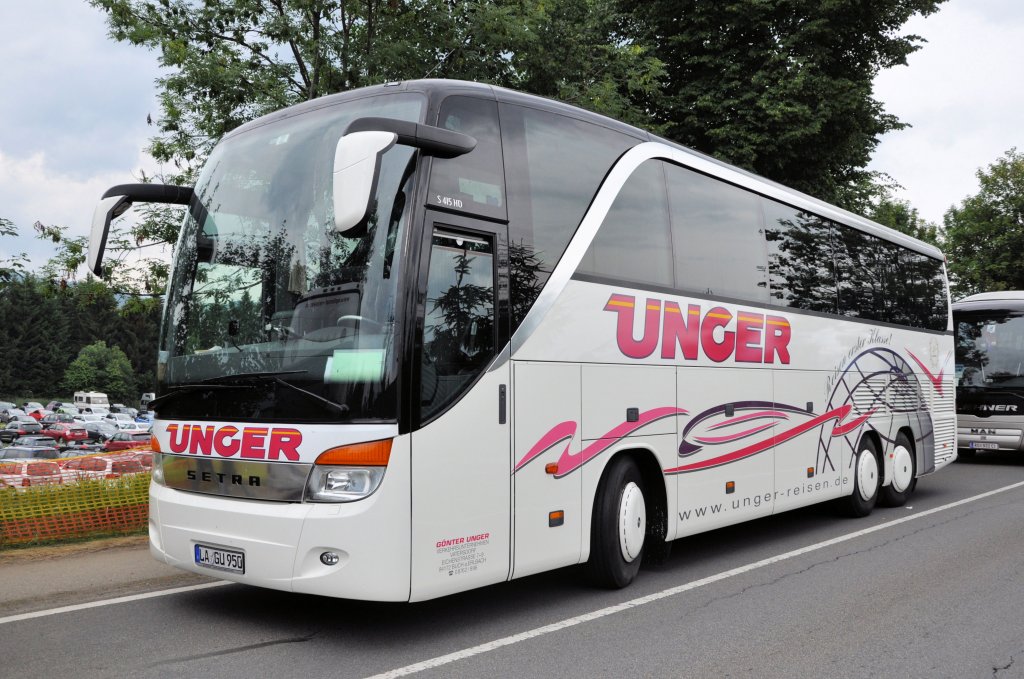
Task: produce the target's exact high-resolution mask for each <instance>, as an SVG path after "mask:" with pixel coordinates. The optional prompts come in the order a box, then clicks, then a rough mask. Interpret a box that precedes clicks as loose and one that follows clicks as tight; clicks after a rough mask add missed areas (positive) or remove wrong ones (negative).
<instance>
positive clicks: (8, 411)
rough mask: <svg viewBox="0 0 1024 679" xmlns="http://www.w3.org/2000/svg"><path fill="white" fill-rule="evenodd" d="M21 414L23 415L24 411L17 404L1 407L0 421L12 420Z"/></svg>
mask: <svg viewBox="0 0 1024 679" xmlns="http://www.w3.org/2000/svg"><path fill="white" fill-rule="evenodd" d="M21 415H25V411H24V410H22V409H21V408H19V407H17V406H12V407H10V408H3V409H0V422H3V423H5V424H6V423H7V422H10V421H11V420H13V419H15V418H16V417H19V416H21Z"/></svg>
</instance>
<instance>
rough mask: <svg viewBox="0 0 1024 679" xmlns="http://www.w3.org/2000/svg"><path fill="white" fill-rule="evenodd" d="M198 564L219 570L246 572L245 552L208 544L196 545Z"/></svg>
mask: <svg viewBox="0 0 1024 679" xmlns="http://www.w3.org/2000/svg"><path fill="white" fill-rule="evenodd" d="M195 557H196V565H198V566H205V567H206V568H216V569H217V570H219V571H227V572H229V573H240V574H243V575H244V574H245V552H236V551H233V550H230V549H221V548H220V547H210V546H208V545H196V546H195Z"/></svg>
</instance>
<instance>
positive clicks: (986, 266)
mask: <svg viewBox="0 0 1024 679" xmlns="http://www.w3.org/2000/svg"><path fill="white" fill-rule="evenodd" d="M976 176H977V177H978V182H979V184H980V186H981V188H980V190H979V191H978V193H977V194H975V195H973V196H968V197H967V198H965V199H964V200H963V201H962V202H961V203H960V205H959V206H953V207H951V208H950V209H949V210H948V211H947V212H946V214H945V217H944V219H943V222H944V224H945V238H946V255H947V256H948V257H949V270H950V275H951V278H952V279H953V285H954V286H955V288H956V293H957V296H962V295H969V294H972V293H975V292H982V291H985V292H988V291H995V290H1024V266H1021V263H1022V262H1024V153H1021V152H1019V151H1018V150H1017V149H1016V148H1011V149H1010V150H1009V151H1007V152H1006V154H1005V155H1003V156H1002V157H1001V158H999V159H998V160H996V161H995V162H994V163H992V164H991V165H989V166H988V168H987V169H979V170H978V171H977V173H976Z"/></svg>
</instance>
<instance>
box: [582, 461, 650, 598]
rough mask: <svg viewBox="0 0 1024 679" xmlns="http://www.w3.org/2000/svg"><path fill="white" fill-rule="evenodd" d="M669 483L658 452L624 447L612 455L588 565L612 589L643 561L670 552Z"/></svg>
mask: <svg viewBox="0 0 1024 679" xmlns="http://www.w3.org/2000/svg"><path fill="white" fill-rule="evenodd" d="M667 520H668V513H667V509H666V497H665V482H664V476H663V475H662V474H661V468H660V466H659V465H658V464H657V459H656V458H655V457H654V454H653V453H651V452H650V451H647V450H642V449H640V450H623V451H619V452H618V453H616V454H615V455H614V456H613V457H612V458H611V459H609V460H608V462H607V464H606V465H605V468H604V470H603V471H602V473H601V479H600V481H599V483H598V486H597V491H596V493H595V494H594V505H593V515H592V519H591V524H590V559H589V560H588V561H587V564H586V568H587V573H588V576H589V578H590V579H591V580H592V581H593V582H594V583H595V584H597V585H600V586H603V587H608V588H612V589H617V588H622V587H625V586H626V585H628V584H629V583H631V582H632V581H633V580H634V579H635V578H636V575H637V573H638V572H639V570H640V565H641V564H642V563H643V562H645V561H648V555H649V554H650V559H651V560H652V561H655V562H657V561H658V559H659V558H661V559H664V558H665V557H667V549H662V548H661V544H663V543H664V544H666V545H667V544H668V543H665V542H664V540H665V531H666V530H667Z"/></svg>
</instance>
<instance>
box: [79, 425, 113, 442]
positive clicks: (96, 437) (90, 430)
mask: <svg viewBox="0 0 1024 679" xmlns="http://www.w3.org/2000/svg"><path fill="white" fill-rule="evenodd" d="M82 426H83V427H85V432H86V435H87V436H88V437H89V440H90V441H93V442H96V443H105V442H106V441H107V439H109V438H112V437H113V436H114V434H116V433H117V432H118V431H120V430H119V429H118V427H117V425H116V424H114V423H113V422H108V421H106V420H98V421H96V422H86V423H84V424H83V425H82Z"/></svg>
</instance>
